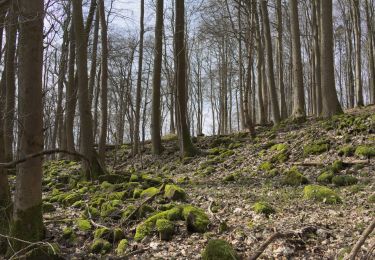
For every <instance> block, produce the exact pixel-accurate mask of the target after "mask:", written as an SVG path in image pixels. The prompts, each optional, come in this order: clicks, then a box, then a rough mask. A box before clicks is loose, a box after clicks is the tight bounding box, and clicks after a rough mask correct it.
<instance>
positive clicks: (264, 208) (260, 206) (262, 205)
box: [253, 202, 276, 217]
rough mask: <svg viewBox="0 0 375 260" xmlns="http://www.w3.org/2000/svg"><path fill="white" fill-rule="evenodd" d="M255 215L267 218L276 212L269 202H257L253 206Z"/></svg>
mask: <svg viewBox="0 0 375 260" xmlns="http://www.w3.org/2000/svg"><path fill="white" fill-rule="evenodd" d="M253 210H254V211H255V213H258V214H263V215H266V216H267V217H268V216H269V215H271V214H274V213H275V212H276V211H275V210H274V209H273V208H272V206H271V205H270V204H268V203H267V202H257V203H255V204H254V205H253Z"/></svg>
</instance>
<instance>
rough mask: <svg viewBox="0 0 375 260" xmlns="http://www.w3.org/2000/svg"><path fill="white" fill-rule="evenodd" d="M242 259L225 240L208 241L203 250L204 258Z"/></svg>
mask: <svg viewBox="0 0 375 260" xmlns="http://www.w3.org/2000/svg"><path fill="white" fill-rule="evenodd" d="M238 259H240V258H239V257H238V255H237V253H236V251H234V249H233V248H232V246H231V245H230V244H229V243H228V242H227V241H225V240H222V239H214V240H210V241H208V244H207V246H206V248H205V249H204V251H203V252H202V260H238Z"/></svg>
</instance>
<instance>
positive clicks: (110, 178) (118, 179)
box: [98, 174, 129, 184]
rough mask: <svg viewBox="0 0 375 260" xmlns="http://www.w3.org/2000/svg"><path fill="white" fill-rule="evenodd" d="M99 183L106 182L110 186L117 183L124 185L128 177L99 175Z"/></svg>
mask: <svg viewBox="0 0 375 260" xmlns="http://www.w3.org/2000/svg"><path fill="white" fill-rule="evenodd" d="M98 179H99V182H104V181H106V182H108V183H111V184H117V183H124V182H127V181H129V176H125V175H120V174H105V175H100V176H99V177H98Z"/></svg>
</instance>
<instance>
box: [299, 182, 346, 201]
mask: <svg viewBox="0 0 375 260" xmlns="http://www.w3.org/2000/svg"><path fill="white" fill-rule="evenodd" d="M303 194H304V198H305V199H310V200H315V201H320V202H324V203H327V204H336V203H341V202H342V200H341V198H340V197H339V195H337V193H336V192H335V191H333V190H332V189H330V188H327V187H325V186H319V185H308V186H306V187H305V188H304V189H303Z"/></svg>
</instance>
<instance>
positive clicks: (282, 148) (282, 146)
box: [270, 144, 288, 152]
mask: <svg viewBox="0 0 375 260" xmlns="http://www.w3.org/2000/svg"><path fill="white" fill-rule="evenodd" d="M287 149H288V145H286V144H275V145H273V146H272V147H271V148H270V150H271V151H278V152H281V151H285V150H287Z"/></svg>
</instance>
